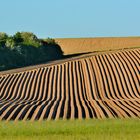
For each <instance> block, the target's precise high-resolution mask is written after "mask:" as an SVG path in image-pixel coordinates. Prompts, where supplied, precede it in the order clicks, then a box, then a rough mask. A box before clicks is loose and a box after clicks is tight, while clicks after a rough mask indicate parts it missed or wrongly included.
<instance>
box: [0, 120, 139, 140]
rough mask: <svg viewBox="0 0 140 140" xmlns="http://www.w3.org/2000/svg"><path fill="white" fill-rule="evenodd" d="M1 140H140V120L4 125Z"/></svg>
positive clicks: (0, 123) (62, 121) (64, 121)
mask: <svg viewBox="0 0 140 140" xmlns="http://www.w3.org/2000/svg"><path fill="white" fill-rule="evenodd" d="M0 139H1V140H29V139H32V140H34V139H35V140H94V139H95V140H140V120H139V119H105V120H69V121H67V120H59V121H43V122H38V121H36V122H30V121H28V122H0Z"/></svg>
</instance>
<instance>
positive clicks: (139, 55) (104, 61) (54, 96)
mask: <svg viewBox="0 0 140 140" xmlns="http://www.w3.org/2000/svg"><path fill="white" fill-rule="evenodd" d="M129 117H133V118H136V117H140V49H139V48H137V49H133V50H124V51H119V52H114V53H107V54H98V55H95V56H89V57H88V56H86V57H85V58H81V59H75V60H71V61H67V62H62V63H60V64H56V65H52V66H51V65H50V66H46V67H45V66H44V67H40V68H36V69H32V70H28V71H23V72H18V73H12V74H10V73H9V74H4V75H1V76H0V120H28V119H29V120H43V119H47V120H50V119H60V118H61V119H75V118H78V119H83V118H99V119H102V118H129Z"/></svg>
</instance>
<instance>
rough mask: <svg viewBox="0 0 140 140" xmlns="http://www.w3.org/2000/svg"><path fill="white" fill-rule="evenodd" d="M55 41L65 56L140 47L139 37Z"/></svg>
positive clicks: (61, 39)
mask: <svg viewBox="0 0 140 140" xmlns="http://www.w3.org/2000/svg"><path fill="white" fill-rule="evenodd" d="M55 41H56V42H57V43H58V44H59V45H60V46H61V49H62V50H63V52H64V54H66V55H67V54H74V53H85V52H93V51H108V50H118V49H124V48H135V47H140V37H106V38H103V37H102V38H64V39H63V38H60V39H55Z"/></svg>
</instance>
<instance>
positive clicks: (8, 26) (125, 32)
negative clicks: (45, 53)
mask: <svg viewBox="0 0 140 140" xmlns="http://www.w3.org/2000/svg"><path fill="white" fill-rule="evenodd" d="M17 31H30V32H33V33H35V34H36V35H37V36H38V37H40V38H46V37H53V38H67V37H108V36H140V0H0V32H6V33H8V34H14V33H15V32H17Z"/></svg>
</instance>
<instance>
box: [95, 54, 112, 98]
mask: <svg viewBox="0 0 140 140" xmlns="http://www.w3.org/2000/svg"><path fill="white" fill-rule="evenodd" d="M95 58H96V61H97V64H98V67H99V70H100V74H101V77H102V82H103V85H104V89H103V90H104V93H105V95H106V98H107V99H113V97H112V94H111V91H110V86H109V79H108V75H107V73H106V71H105V68H104V66H103V64H102V62H101V59H100V56H95Z"/></svg>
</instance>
